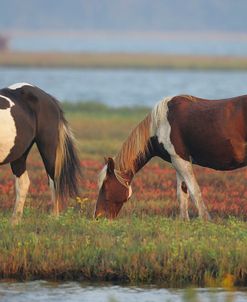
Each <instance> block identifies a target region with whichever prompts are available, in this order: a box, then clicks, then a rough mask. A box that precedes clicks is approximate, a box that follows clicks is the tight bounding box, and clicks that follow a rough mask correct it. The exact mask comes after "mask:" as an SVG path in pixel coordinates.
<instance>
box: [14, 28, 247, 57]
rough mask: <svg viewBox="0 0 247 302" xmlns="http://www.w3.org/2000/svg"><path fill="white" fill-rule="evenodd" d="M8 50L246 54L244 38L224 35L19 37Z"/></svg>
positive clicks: (246, 47) (246, 46)
mask: <svg viewBox="0 0 247 302" xmlns="http://www.w3.org/2000/svg"><path fill="white" fill-rule="evenodd" d="M10 48H11V49H12V50H18V51H63V52H134V53H140V52H144V53H166V54H192V55H193V54H196V55H235V56H245V55H246V54H247V37H246V35H245V36H237V35H236V36H234V35H229V36H228V35H224V36H221V35H219V37H217V36H216V37H209V36H207V35H206V36H205V35H204V34H203V33H202V34H201V35H199V34H197V35H195V36H193V35H192V36H191V35H189V36H188V35H186V34H180V35H171V36H169V35H168V36H167V35H165V36H164V35H163V36H162V35H161V36H160V35H155V34H154V35H152V34H149V35H145V34H144V35H142V34H132V35H129V34H88V35H85V34H84V35H73V33H72V34H67V35H48V34H46V35H19V36H13V37H12V39H11V40H10Z"/></svg>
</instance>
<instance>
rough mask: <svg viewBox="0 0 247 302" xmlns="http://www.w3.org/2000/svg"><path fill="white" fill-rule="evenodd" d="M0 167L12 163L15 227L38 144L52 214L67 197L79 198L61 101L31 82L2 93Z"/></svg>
mask: <svg viewBox="0 0 247 302" xmlns="http://www.w3.org/2000/svg"><path fill="white" fill-rule="evenodd" d="M0 120H1V127H0V164H1V165H4V164H8V163H9V164H10V166H11V169H12V172H13V174H14V176H15V191H16V200H15V206H14V211H13V215H12V218H11V222H12V224H17V223H18V222H19V221H20V220H21V217H22V213H23V207H24V203H25V199H26V195H27V192H28V188H29V185H30V180H29V177H28V173H27V170H26V159H27V156H28V154H29V152H30V150H31V148H32V146H33V144H34V143H36V145H37V147H38V150H39V153H40V155H41V158H42V160H43V163H44V166H45V169H46V172H47V176H48V181H49V186H50V190H51V198H52V202H53V213H54V214H55V215H58V214H59V208H60V207H61V205H64V204H65V201H66V199H67V198H68V197H75V196H77V195H78V180H79V176H80V163H79V160H78V156H77V151H76V149H75V144H74V138H73V134H72V132H71V129H70V127H69V125H68V123H67V121H66V119H65V118H64V114H63V112H62V110H61V108H60V105H59V103H58V101H57V100H56V99H55V98H54V97H52V96H51V95H49V94H48V93H46V92H45V91H43V90H41V89H40V88H38V87H36V86H33V85H31V84H28V83H17V84H13V85H11V86H9V87H8V88H4V89H1V90H0Z"/></svg>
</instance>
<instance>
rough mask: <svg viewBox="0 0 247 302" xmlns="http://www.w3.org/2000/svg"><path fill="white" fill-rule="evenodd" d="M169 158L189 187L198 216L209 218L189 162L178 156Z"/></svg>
mask: <svg viewBox="0 0 247 302" xmlns="http://www.w3.org/2000/svg"><path fill="white" fill-rule="evenodd" d="M171 160H172V164H173V166H174V168H175V169H176V171H177V173H178V174H179V176H180V177H181V179H182V180H183V181H184V182H185V184H186V186H187V187H188V189H189V193H190V196H191V199H192V201H193V202H194V203H195V205H196V207H197V209H198V213H199V217H200V218H202V219H204V220H209V219H210V216H209V213H208V211H207V208H206V206H205V204H204V202H203V199H202V194H201V190H200V187H199V185H198V183H197V181H196V178H195V175H194V173H193V169H192V164H191V162H189V161H186V160H183V159H182V158H180V157H178V156H172V157H171Z"/></svg>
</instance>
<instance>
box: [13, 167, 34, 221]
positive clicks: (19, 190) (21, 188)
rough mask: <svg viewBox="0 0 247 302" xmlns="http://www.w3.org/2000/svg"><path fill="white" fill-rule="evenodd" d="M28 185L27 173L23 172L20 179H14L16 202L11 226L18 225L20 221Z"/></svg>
mask: <svg viewBox="0 0 247 302" xmlns="http://www.w3.org/2000/svg"><path fill="white" fill-rule="evenodd" d="M29 185H30V180H29V177H28V173H27V171H25V172H24V173H23V174H22V175H21V176H20V177H17V176H16V177H15V192H16V201H15V207H14V212H13V216H12V223H13V224H16V223H18V222H19V220H20V219H21V216H22V213H23V207H24V203H25V200H26V196H27V192H28V188H29Z"/></svg>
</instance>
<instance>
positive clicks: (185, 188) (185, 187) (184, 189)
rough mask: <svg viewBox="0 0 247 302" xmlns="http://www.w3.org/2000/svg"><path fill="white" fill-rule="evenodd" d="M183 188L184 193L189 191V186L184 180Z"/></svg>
mask: <svg viewBox="0 0 247 302" xmlns="http://www.w3.org/2000/svg"><path fill="white" fill-rule="evenodd" d="M181 188H182V190H183V192H184V193H187V192H188V189H187V186H186V184H185V182H184V181H183V182H182V185H181Z"/></svg>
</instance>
